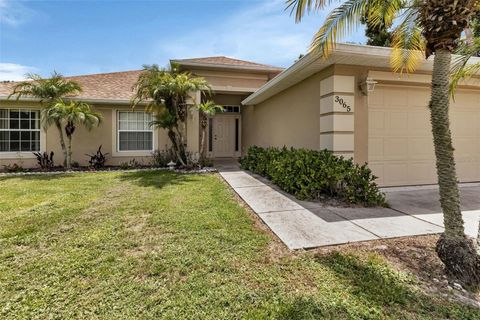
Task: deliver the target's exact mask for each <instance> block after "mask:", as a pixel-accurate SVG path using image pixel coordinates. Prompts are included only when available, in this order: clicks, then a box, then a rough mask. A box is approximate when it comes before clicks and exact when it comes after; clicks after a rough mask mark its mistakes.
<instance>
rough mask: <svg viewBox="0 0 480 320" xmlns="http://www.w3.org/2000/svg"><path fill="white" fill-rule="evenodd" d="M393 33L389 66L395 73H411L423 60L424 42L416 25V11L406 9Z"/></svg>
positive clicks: (420, 29) (419, 28)
mask: <svg viewBox="0 0 480 320" xmlns="http://www.w3.org/2000/svg"><path fill="white" fill-rule="evenodd" d="M403 17H404V18H403V20H402V22H401V23H400V24H399V25H398V26H397V27H396V28H395V30H394V31H393V39H392V47H393V50H392V55H391V57H390V64H391V66H392V68H393V70H394V71H395V72H400V73H402V72H404V71H405V72H407V73H409V72H413V71H415V70H416V69H417V68H418V67H419V66H420V64H421V62H422V60H423V59H424V52H425V46H426V42H425V39H424V37H423V35H422V28H421V27H420V26H419V24H418V11H417V10H414V9H413V8H411V9H408V10H406V11H405V12H404V14H403Z"/></svg>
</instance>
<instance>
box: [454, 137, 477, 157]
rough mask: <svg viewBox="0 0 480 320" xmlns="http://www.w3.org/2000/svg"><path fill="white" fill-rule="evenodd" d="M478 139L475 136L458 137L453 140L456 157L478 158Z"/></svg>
mask: <svg viewBox="0 0 480 320" xmlns="http://www.w3.org/2000/svg"><path fill="white" fill-rule="evenodd" d="M476 142H477V139H475V138H456V139H454V140H453V146H454V148H455V158H456V159H461V158H477V157H478V149H477V148H476V146H475V145H476Z"/></svg>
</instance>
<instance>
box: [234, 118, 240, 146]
mask: <svg viewBox="0 0 480 320" xmlns="http://www.w3.org/2000/svg"><path fill="white" fill-rule="evenodd" d="M238 124H239V121H238V119H235V151H238V145H239V139H240V126H239V125H238Z"/></svg>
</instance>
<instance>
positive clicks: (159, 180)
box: [119, 171, 195, 189]
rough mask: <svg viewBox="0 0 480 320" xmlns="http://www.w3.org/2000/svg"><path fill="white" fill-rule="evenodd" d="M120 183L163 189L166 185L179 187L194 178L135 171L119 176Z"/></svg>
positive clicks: (166, 172) (177, 174)
mask: <svg viewBox="0 0 480 320" xmlns="http://www.w3.org/2000/svg"><path fill="white" fill-rule="evenodd" d="M119 179H120V180H121V181H126V182H130V183H134V184H136V185H138V186H141V187H155V188H159V189H161V188H163V187H165V186H166V185H181V184H184V183H187V182H190V181H193V180H194V179H195V178H194V177H193V176H192V175H190V174H182V173H175V172H168V171H137V172H125V173H123V174H121V175H120V176H119Z"/></svg>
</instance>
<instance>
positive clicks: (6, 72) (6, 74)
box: [0, 62, 36, 81]
mask: <svg viewBox="0 0 480 320" xmlns="http://www.w3.org/2000/svg"><path fill="white" fill-rule="evenodd" d="M35 70H36V68H34V67H29V66H22V65H20V64H16V63H2V62H0V81H5V80H8V81H20V80H25V75H26V74H27V73H29V72H35Z"/></svg>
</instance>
